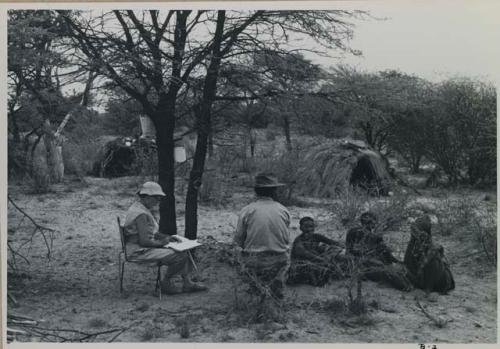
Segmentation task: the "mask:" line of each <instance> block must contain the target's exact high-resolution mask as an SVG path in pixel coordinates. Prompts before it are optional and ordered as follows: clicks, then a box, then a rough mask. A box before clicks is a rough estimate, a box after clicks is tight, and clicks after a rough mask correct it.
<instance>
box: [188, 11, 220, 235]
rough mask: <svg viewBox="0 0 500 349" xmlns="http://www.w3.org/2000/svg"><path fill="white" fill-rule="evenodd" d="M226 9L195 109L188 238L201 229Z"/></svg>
mask: <svg viewBox="0 0 500 349" xmlns="http://www.w3.org/2000/svg"><path fill="white" fill-rule="evenodd" d="M225 18H226V12H225V11H217V26H216V29H215V34H214V46H213V51H212V53H213V54H212V59H211V60H210V65H209V67H208V70H207V75H206V76H205V83H204V85H203V97H202V98H203V99H202V102H201V105H200V107H199V109H197V110H195V115H196V122H197V133H198V138H197V140H196V150H195V153H194V158H193V167H192V168H191V173H190V174H189V183H188V189H187V194H186V212H185V222H186V228H185V236H186V237H187V238H188V239H196V236H197V232H198V190H199V189H200V186H201V183H202V177H203V171H204V169H205V159H206V155H207V145H208V136H209V134H210V133H211V125H212V120H211V117H212V115H211V113H212V104H213V102H214V100H215V94H216V92H217V79H218V77H219V69H220V62H221V52H220V48H221V43H222V34H223V31H224V22H225Z"/></svg>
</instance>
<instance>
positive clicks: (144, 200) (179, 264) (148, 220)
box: [123, 182, 207, 294]
mask: <svg viewBox="0 0 500 349" xmlns="http://www.w3.org/2000/svg"><path fill="white" fill-rule="evenodd" d="M137 194H138V196H139V200H138V201H136V202H135V203H134V204H132V206H131V207H130V208H129V209H128V211H127V214H126V217H125V223H124V225H123V227H124V230H125V240H126V243H127V251H128V252H129V254H130V257H129V258H130V259H133V260H137V261H141V262H144V263H151V262H161V263H162V264H164V265H166V266H168V267H167V271H166V272H165V275H164V277H163V279H162V281H161V291H162V292H164V293H166V294H175V293H180V292H198V291H204V290H206V289H207V287H205V286H203V285H200V284H196V283H194V282H193V281H192V280H191V277H190V274H191V272H192V268H193V265H192V262H191V259H190V258H189V256H188V254H187V253H186V252H175V251H174V250H172V249H169V248H165V247H164V246H165V245H166V244H168V243H169V242H170V241H177V238H175V237H173V236H166V235H159V234H158V223H157V221H156V219H155V218H154V216H153V214H152V212H151V211H152V210H153V209H154V208H156V207H157V206H158V204H159V203H160V200H161V198H162V197H163V196H165V193H163V190H162V189H161V187H160V185H159V184H158V183H155V182H146V183H144V184H143V185H142V187H141V188H140V189H139V191H138V192H137ZM178 274H180V275H181V276H182V279H183V286H182V290H181V289H178V288H177V287H176V286H175V283H174V282H173V280H172V278H173V277H174V276H175V275H178Z"/></svg>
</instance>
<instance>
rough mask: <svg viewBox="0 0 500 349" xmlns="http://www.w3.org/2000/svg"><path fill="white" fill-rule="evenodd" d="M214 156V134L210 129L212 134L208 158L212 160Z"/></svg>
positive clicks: (209, 137)
mask: <svg viewBox="0 0 500 349" xmlns="http://www.w3.org/2000/svg"><path fill="white" fill-rule="evenodd" d="M213 156H214V133H213V130H212V129H210V133H209V134H208V157H209V158H212V157H213Z"/></svg>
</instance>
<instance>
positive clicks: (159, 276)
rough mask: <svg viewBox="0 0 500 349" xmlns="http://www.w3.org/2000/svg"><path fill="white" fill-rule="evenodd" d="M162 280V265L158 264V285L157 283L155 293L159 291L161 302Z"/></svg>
mask: <svg viewBox="0 0 500 349" xmlns="http://www.w3.org/2000/svg"><path fill="white" fill-rule="evenodd" d="M160 280H161V264H158V269H157V272H156V283H155V292H157V291H158V295H159V297H160V300H161V285H160Z"/></svg>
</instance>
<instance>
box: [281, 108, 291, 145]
mask: <svg viewBox="0 0 500 349" xmlns="http://www.w3.org/2000/svg"><path fill="white" fill-rule="evenodd" d="M283 128H284V131H285V138H286V149H287V150H288V151H292V138H291V136H290V118H289V117H288V114H287V113H286V112H285V113H284V115H283Z"/></svg>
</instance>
